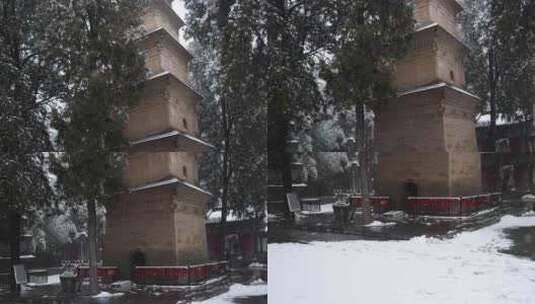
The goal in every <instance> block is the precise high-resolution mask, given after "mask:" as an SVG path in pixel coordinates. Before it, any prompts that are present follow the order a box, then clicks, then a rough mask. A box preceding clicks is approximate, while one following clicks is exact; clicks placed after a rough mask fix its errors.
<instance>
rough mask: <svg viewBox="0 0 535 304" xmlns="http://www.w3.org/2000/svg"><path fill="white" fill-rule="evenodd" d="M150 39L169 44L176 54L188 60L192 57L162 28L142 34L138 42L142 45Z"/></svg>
mask: <svg viewBox="0 0 535 304" xmlns="http://www.w3.org/2000/svg"><path fill="white" fill-rule="evenodd" d="M151 39H156V40H158V41H165V42H169V43H170V44H171V45H173V47H175V48H176V49H177V51H178V52H180V53H183V54H185V55H186V56H187V57H188V59H189V60H191V59H193V57H194V56H193V55H192V54H191V53H190V51H188V50H187V49H186V48H185V47H184V46H182V44H181V43H180V41H178V39H176V38H175V37H173V35H171V33H169V31H168V30H167V29H166V28H165V27H163V26H160V27H157V28H155V29H152V30H150V31H148V32H146V33H144V34H143V37H141V39H140V42H141V43H143V42H146V41H148V40H151Z"/></svg>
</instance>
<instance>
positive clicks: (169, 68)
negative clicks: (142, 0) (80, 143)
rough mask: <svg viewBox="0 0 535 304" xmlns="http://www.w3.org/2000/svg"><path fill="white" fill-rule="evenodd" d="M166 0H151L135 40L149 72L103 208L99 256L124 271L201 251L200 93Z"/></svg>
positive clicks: (189, 259)
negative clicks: (109, 202) (122, 186)
mask: <svg viewBox="0 0 535 304" xmlns="http://www.w3.org/2000/svg"><path fill="white" fill-rule="evenodd" d="M171 4H172V1H170V0H167V1H166V0H152V1H150V6H149V8H148V9H147V11H146V13H145V16H144V18H143V21H144V25H143V27H144V31H145V35H144V37H143V39H142V40H141V41H140V44H141V47H142V49H143V50H144V54H145V56H146V67H147V69H148V71H149V76H148V79H147V81H146V84H145V87H144V91H143V96H142V100H141V103H140V105H139V106H138V107H137V108H136V109H134V110H132V111H131V112H130V114H129V118H128V122H127V124H126V126H125V131H124V132H125V135H126V137H127V139H128V140H129V141H130V149H129V151H128V161H127V168H126V173H125V178H124V180H125V183H126V185H127V186H128V189H129V191H128V192H127V193H124V194H122V195H121V197H120V200H119V203H118V204H117V205H115V206H113V207H111V208H110V209H109V210H108V214H107V227H106V236H105V240H104V260H105V263H106V264H107V265H114V266H120V269H121V273H123V274H128V273H130V271H131V270H132V265H131V264H132V263H137V264H138V265H139V264H144V265H147V266H174V265H188V264H195V263H203V262H205V261H206V259H207V244H206V228H205V214H206V204H207V200H208V198H209V196H210V194H209V193H207V192H206V191H204V190H202V189H201V188H200V187H199V175H198V167H199V164H198V162H199V154H200V153H201V152H204V151H206V150H208V149H210V148H211V146H210V145H209V144H207V143H205V142H203V141H202V140H200V139H199V134H200V132H199V127H198V104H199V102H200V100H201V96H200V95H199V94H198V93H196V92H195V90H193V89H192V88H191V87H190V86H189V84H188V75H189V70H188V65H189V62H190V60H191V59H192V55H191V54H190V53H189V52H188V51H187V50H186V49H185V48H184V47H183V46H182V45H181V44H180V43H179V29H180V28H181V27H182V26H183V24H184V23H183V21H182V20H181V19H180V17H179V16H178V15H177V14H176V13H175V12H174V10H173V9H172V6H171Z"/></svg>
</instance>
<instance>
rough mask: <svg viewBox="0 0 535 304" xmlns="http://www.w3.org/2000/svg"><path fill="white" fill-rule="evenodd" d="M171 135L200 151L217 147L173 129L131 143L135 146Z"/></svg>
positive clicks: (179, 141)
mask: <svg viewBox="0 0 535 304" xmlns="http://www.w3.org/2000/svg"><path fill="white" fill-rule="evenodd" d="M171 137H178V143H179V145H180V143H183V144H189V145H192V146H194V147H197V148H198V151H201V152H202V151H206V150H208V149H215V147H214V146H213V145H211V144H209V143H207V142H205V141H203V140H202V139H199V138H197V137H195V136H193V135H190V134H186V133H183V132H179V131H171V132H166V133H162V134H157V135H152V136H149V137H145V138H143V139H140V140H137V141H133V142H130V144H131V145H133V146H135V145H140V144H144V143H149V142H152V141H157V140H161V139H167V138H171Z"/></svg>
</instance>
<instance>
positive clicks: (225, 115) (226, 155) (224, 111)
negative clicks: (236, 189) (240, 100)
mask: <svg viewBox="0 0 535 304" xmlns="http://www.w3.org/2000/svg"><path fill="white" fill-rule="evenodd" d="M220 106H221V118H222V121H221V122H222V128H223V137H224V142H225V144H224V146H223V149H224V150H223V172H222V175H223V181H222V190H223V193H222V195H221V240H220V246H221V256H222V257H223V258H224V259H229V256H228V254H227V248H226V237H227V214H228V193H229V186H230V181H229V179H230V176H231V175H230V172H229V171H230V164H229V162H230V153H231V150H230V149H231V144H230V139H231V135H230V131H231V129H230V127H231V126H230V125H229V115H230V113H229V111H228V108H227V106H228V105H227V101H226V100H225V99H223V98H222V99H221V103H220Z"/></svg>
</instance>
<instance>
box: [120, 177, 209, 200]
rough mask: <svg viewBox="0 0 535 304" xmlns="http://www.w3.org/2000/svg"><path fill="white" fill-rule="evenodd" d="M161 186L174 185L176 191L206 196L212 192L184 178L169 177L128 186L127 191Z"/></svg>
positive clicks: (132, 191) (145, 189)
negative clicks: (140, 184) (131, 186)
mask: <svg viewBox="0 0 535 304" xmlns="http://www.w3.org/2000/svg"><path fill="white" fill-rule="evenodd" d="M161 187H176V189H177V191H183V190H187V191H193V192H196V193H197V194H200V195H202V196H205V197H207V198H209V197H212V196H213V195H212V193H210V192H208V191H206V190H204V189H202V188H200V187H198V186H195V185H194V184H192V183H189V182H187V181H184V180H180V179H178V178H170V179H166V180H163V181H159V182H153V183H148V184H145V185H142V186H137V187H133V188H129V189H128V191H129V192H130V193H136V192H142V191H147V190H152V189H155V188H161Z"/></svg>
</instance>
